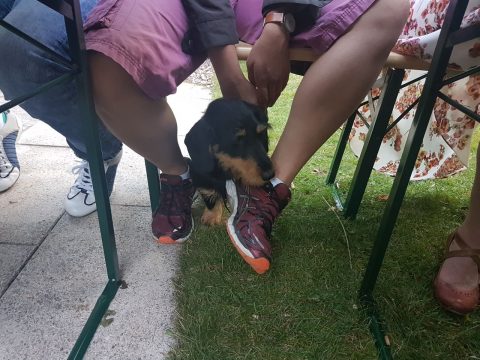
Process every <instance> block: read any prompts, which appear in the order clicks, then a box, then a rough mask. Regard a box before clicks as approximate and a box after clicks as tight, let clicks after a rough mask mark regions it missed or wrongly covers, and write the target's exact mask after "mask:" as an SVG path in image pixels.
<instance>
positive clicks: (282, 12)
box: [0, 0, 409, 273]
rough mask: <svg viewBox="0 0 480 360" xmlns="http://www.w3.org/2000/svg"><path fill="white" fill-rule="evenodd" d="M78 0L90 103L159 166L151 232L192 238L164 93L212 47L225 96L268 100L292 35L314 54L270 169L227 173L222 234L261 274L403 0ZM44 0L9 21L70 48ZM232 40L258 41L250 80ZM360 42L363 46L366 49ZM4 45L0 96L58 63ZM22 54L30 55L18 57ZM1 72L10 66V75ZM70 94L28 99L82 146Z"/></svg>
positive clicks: (401, 19) (3, 39)
mask: <svg viewBox="0 0 480 360" xmlns="http://www.w3.org/2000/svg"><path fill="white" fill-rule="evenodd" d="M80 4H81V6H82V10H83V13H84V14H89V15H88V19H87V20H86V22H85V24H84V29H85V34H86V46H87V49H88V50H89V58H88V59H89V66H90V72H91V79H92V87H93V96H94V100H95V106H96V111H97V113H98V115H99V117H100V118H101V120H102V122H103V123H104V124H105V126H106V127H107V128H108V129H109V130H110V131H111V133H112V134H114V135H115V137H116V138H118V139H119V140H121V141H122V142H123V143H125V144H126V145H128V146H129V147H130V148H132V149H133V150H134V151H136V152H137V153H138V154H140V155H141V156H143V157H145V158H146V159H148V160H149V161H150V162H152V163H153V164H155V165H156V166H157V167H158V168H159V169H160V170H161V171H162V174H161V176H160V181H161V190H160V205H159V207H158V209H157V210H156V211H155V213H154V215H153V219H152V232H153V234H154V236H155V238H156V239H157V241H158V242H159V243H169V244H171V243H181V242H183V241H185V240H186V239H188V237H189V236H190V234H191V233H192V230H193V220H192V215H191V204H192V196H193V193H194V190H195V189H194V187H193V184H192V182H191V179H190V175H189V169H188V166H187V163H186V162H185V159H184V158H183V156H182V154H181V152H180V148H179V145H178V143H177V136H176V135H177V124H176V120H175V117H174V115H173V113H172V111H171V109H170V107H169V105H168V103H167V101H166V96H167V95H169V94H172V93H173V92H175V90H176V87H177V86H178V85H179V84H180V83H181V82H182V81H183V80H184V79H185V78H186V77H187V76H188V75H189V74H190V73H192V72H193V71H194V70H195V68H196V67H197V66H199V65H200V64H201V63H202V62H203V61H204V60H205V59H206V57H207V56H208V57H209V58H210V60H211V62H212V65H213V67H214V70H215V73H216V75H217V78H218V81H219V84H220V88H221V91H222V94H223V96H224V97H225V98H230V99H241V100H244V101H247V102H250V103H252V104H258V105H259V106H262V107H264V108H266V107H268V106H272V105H273V104H274V103H275V101H276V99H277V98H278V96H279V95H280V93H281V92H282V90H283V89H284V87H285V85H286V83H287V81H288V76H289V71H290V62H289V59H288V48H289V46H301V47H305V46H308V47H311V48H312V49H313V50H314V51H315V52H316V53H318V54H322V56H320V57H319V58H318V59H317V60H316V61H315V62H314V63H312V65H311V66H310V68H309V69H308V71H307V72H306V73H305V75H304V77H303V79H302V81H301V83H300V86H299V88H298V90H297V92H296V94H295V96H294V99H293V103H292V108H291V111H290V114H289V116H288V121H287V124H286V127H285V129H284V131H283V133H282V136H281V138H280V140H279V142H278V145H277V146H276V148H275V150H274V152H273V154H272V162H273V164H274V168H275V177H274V178H273V179H272V180H271V181H270V182H268V183H267V184H266V185H265V186H263V187H258V188H254V187H246V186H243V185H242V184H239V183H235V182H230V183H228V184H227V191H228V195H229V198H230V202H231V203H232V204H233V205H234V206H233V209H234V211H233V212H232V214H231V217H230V218H229V220H228V222H227V224H228V226H227V230H228V233H229V235H230V238H231V240H232V242H233V244H234V245H235V248H236V249H237V250H238V251H239V253H240V254H241V255H242V257H243V258H244V259H245V260H246V262H247V263H248V264H249V265H250V266H251V267H252V268H253V270H255V271H256V272H257V273H264V272H265V271H267V270H268V269H269V268H270V263H271V261H272V253H271V247H270V235H271V230H272V226H273V223H274V221H275V219H276V218H277V217H278V216H279V215H280V213H281V211H282V209H283V208H284V207H285V206H286V205H287V204H288V203H289V201H290V200H291V192H290V189H289V186H290V184H291V182H292V181H293V179H294V178H295V176H296V175H297V174H298V172H299V171H300V169H301V168H302V167H303V166H304V165H305V163H306V162H307V161H308V159H309V158H310V157H311V156H312V154H313V153H315V152H316V151H317V150H318V148H319V147H320V146H321V145H322V144H323V143H324V142H325V141H326V140H327V139H328V138H329V137H330V136H331V135H332V134H333V133H334V132H335V131H336V130H337V129H338V128H339V127H340V126H341V124H342V123H343V122H344V121H345V119H346V118H347V117H348V116H349V115H350V114H351V113H352V112H353V110H354V109H355V107H356V106H357V105H358V103H359V102H360V100H361V99H362V98H363V97H364V96H365V94H366V93H367V91H368V89H369V88H370V87H371V86H372V84H373V83H374V81H375V79H376V77H377V75H378V74H379V72H380V70H381V68H382V66H383V64H384V62H385V59H386V58H387V56H388V54H389V52H390V50H391V48H392V47H393V45H394V44H395V41H396V40H397V38H398V36H399V35H400V32H401V30H402V28H403V26H404V24H405V20H406V19H407V16H408V11H409V8H408V1H407V0H318V1H310V0H305V1H303V0H295V1H284V0H282V1H278V0H264V1H261V0H230V1H227V0H223V1H219V0H203V1H196V0H183V1H180V0H170V1H158V0H142V1H141V4H140V2H138V1H129V0H123V1H112V0H109V1H106V0H100V1H98V2H97V1H95V0H81V1H80ZM95 4H96V6H95V7H93V6H94V5H95ZM42 6H43V5H41V4H39V5H37V4H34V3H32V2H30V1H28V0H17V1H16V2H15V5H14V7H13V8H12V10H11V11H10V12H9V14H8V15H7V16H6V17H5V20H7V21H8V22H12V23H13V24H14V25H15V26H17V27H19V28H20V29H22V30H26V32H30V33H32V31H33V29H35V30H36V32H35V34H36V37H38V36H40V38H41V39H44V40H46V41H47V42H48V43H49V44H50V46H51V47H52V48H53V49H55V50H57V51H59V52H61V53H62V54H67V55H68V51H67V50H66V49H67V46H66V44H65V38H64V36H63V37H62V35H61V34H60V32H61V31H60V25H59V24H61V23H62V22H61V21H60V19H59V18H56V17H54V16H55V15H51V14H47V13H46V11H47V10H46V8H45V6H43V7H42ZM92 8H93V10H92ZM89 10H92V11H91V12H89ZM50 27H52V28H50ZM52 34H54V35H53V39H52ZM239 39H241V40H243V41H245V42H247V43H250V44H254V45H253V49H252V51H251V54H250V56H249V58H248V60H247V68H248V80H247V79H246V78H245V76H244V75H243V73H242V71H241V69H240V66H239V63H238V59H237V55H236V50H235V46H234V45H235V44H236V43H237V42H238V40H239ZM367 46H368V50H369V51H364V50H365V47H367ZM6 49H9V50H8V51H6ZM12 49H13V50H12ZM0 51H1V53H2V57H1V58H0V68H1V69H2V75H1V76H0V89H2V91H4V93H5V94H6V96H13V95H15V94H17V93H19V92H20V90H22V85H19V84H23V83H26V84H29V85H31V80H29V79H35V80H36V81H37V80H38V78H39V77H42V76H43V74H49V75H51V74H55V73H58V72H62V70H63V71H64V69H61V67H60V66H59V65H54V64H53V63H52V62H51V61H50V59H49V58H48V55H46V54H43V53H41V52H40V51H36V50H35V51H33V50H30V48H29V47H27V46H26V45H25V46H24V45H23V44H20V41H19V40H18V39H16V38H15V39H14V38H13V36H11V35H7V34H5V33H4V32H1V33H0ZM3 54H4V55H3ZM17 57H18V58H17ZM273 59H274V60H273ZM22 61H23V62H27V61H28V66H21V67H19V64H21V62H22ZM32 62H33V63H32ZM19 69H22V71H19ZM24 69H26V70H27V71H25V70H24ZM8 74H16V76H15V77H11V78H10V79H8ZM17 75H18V77H20V79H18V78H17ZM8 80H9V81H8ZM12 82H13V83H15V84H14V85H12V84H11V83H12ZM9 85H10V86H9ZM73 94H74V92H73V87H72V86H70V87H68V86H67V87H58V88H57V89H56V90H54V92H52V93H50V94H48V95H47V96H44V97H43V98H41V97H39V98H36V99H35V100H33V99H32V100H30V101H29V104H27V103H26V104H25V107H26V108H27V110H28V111H30V112H31V113H33V114H34V115H35V117H37V118H40V119H42V120H44V121H47V122H50V123H52V124H53V125H56V129H57V130H58V131H61V132H62V131H63V134H64V135H65V136H67V135H69V137H67V138H68V139H69V141H70V143H71V144H72V145H74V146H75V149H76V150H77V151H76V153H77V155H79V154H80V152H81V151H83V152H84V148H81V141H79V139H80V135H79V134H80V130H79V129H77V125H78V124H80V122H81V119H78V115H76V112H75V98H74V96H73ZM225 121H228V119H225ZM72 127H73V128H74V129H72ZM71 133H72V134H71ZM104 134H105V133H104ZM72 136H74V137H75V139H73V138H72ZM73 140H76V141H73ZM103 141H105V139H103ZM102 145H103V144H102ZM103 150H104V156H105V157H104V158H105V159H113V158H114V157H115V155H116V153H115V152H114V151H116V150H117V149H113V147H112V149H109V150H111V151H110V152H109V153H108V154H107V152H105V148H104V149H103Z"/></svg>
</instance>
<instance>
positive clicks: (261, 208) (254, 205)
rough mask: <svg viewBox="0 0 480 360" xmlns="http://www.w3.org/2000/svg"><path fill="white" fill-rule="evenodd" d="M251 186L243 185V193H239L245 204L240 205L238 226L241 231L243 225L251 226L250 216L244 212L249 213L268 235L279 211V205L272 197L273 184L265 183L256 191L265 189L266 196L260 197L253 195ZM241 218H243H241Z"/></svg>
mask: <svg viewBox="0 0 480 360" xmlns="http://www.w3.org/2000/svg"><path fill="white" fill-rule="evenodd" d="M252 189H254V188H252V187H249V186H245V194H240V198H242V199H244V201H246V205H245V206H243V207H242V212H241V214H240V216H239V221H238V227H239V230H240V231H242V230H243V229H244V228H245V227H250V226H251V220H250V219H251V217H250V216H248V215H247V216H246V217H243V215H245V214H250V215H252V216H253V217H254V218H255V221H254V224H257V225H260V226H261V227H262V228H263V229H264V230H265V231H266V233H267V235H270V233H271V231H272V226H273V222H274V220H275V218H276V217H277V216H278V213H279V212H280V205H279V204H278V203H277V201H275V200H274V199H272V195H273V186H272V185H270V184H266V185H265V186H263V187H261V188H257V189H258V190H257V191H266V192H267V196H268V198H267V199H265V198H263V199H261V198H260V197H257V196H255V194H254V193H255V192H254V191H252ZM242 219H243V220H242Z"/></svg>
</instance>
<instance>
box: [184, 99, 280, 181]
mask: <svg viewBox="0 0 480 360" xmlns="http://www.w3.org/2000/svg"><path fill="white" fill-rule="evenodd" d="M267 121H268V119H267V116H266V114H265V112H263V111H262V110H261V109H260V108H259V107H257V106H255V105H251V104H249V103H246V102H244V101H240V100H226V99H218V100H215V101H213V102H212V103H210V105H209V106H208V108H207V111H206V112H205V115H204V116H203V117H202V118H201V119H200V120H199V121H198V122H197V123H196V124H195V125H194V126H193V127H192V129H191V130H190V131H189V133H188V134H187V136H186V137H185V145H186V146H187V148H188V152H189V154H190V157H191V159H192V166H194V167H195V168H196V170H197V171H199V172H201V173H204V174H208V173H211V172H212V171H213V170H214V168H215V163H216V162H218V164H219V165H220V166H221V168H222V169H223V170H224V171H225V172H226V173H228V174H230V175H231V176H232V177H233V178H234V179H236V180H239V181H241V182H242V183H243V184H245V185H254V186H260V185H262V184H264V183H265V181H267V180H269V179H270V178H272V177H273V175H274V172H273V165H272V162H271V161H270V158H269V157H268V154H267V152H268V137H267V128H268V123H267Z"/></svg>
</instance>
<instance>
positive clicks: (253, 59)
mask: <svg viewBox="0 0 480 360" xmlns="http://www.w3.org/2000/svg"><path fill="white" fill-rule="evenodd" d="M288 39H289V35H288V34H287V33H286V31H285V30H284V29H283V28H282V26H281V25H279V24H275V23H268V24H266V25H265V27H264V28H263V32H262V35H261V36H260V38H259V39H258V40H257V42H256V43H255V45H254V46H253V48H252V51H251V52H250V55H249V56H248V59H247V69H248V79H249V80H250V82H251V83H252V84H253V85H254V86H255V87H256V89H257V98H258V103H259V105H261V106H264V107H267V106H272V105H273V104H275V102H276V101H277V99H278V97H279V96H280V94H281V92H282V91H283V89H284V88H285V86H286V85H287V82H288V76H289V74H290V61H289V59H288Z"/></svg>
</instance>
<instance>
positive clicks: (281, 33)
mask: <svg viewBox="0 0 480 360" xmlns="http://www.w3.org/2000/svg"><path fill="white" fill-rule="evenodd" d="M262 36H266V37H268V38H269V39H270V40H271V41H275V42H280V43H281V44H288V42H289V41H290V34H289V33H288V31H287V29H285V27H284V26H283V24H280V23H273V22H272V23H267V24H265V26H264V27H263V31H262Z"/></svg>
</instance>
